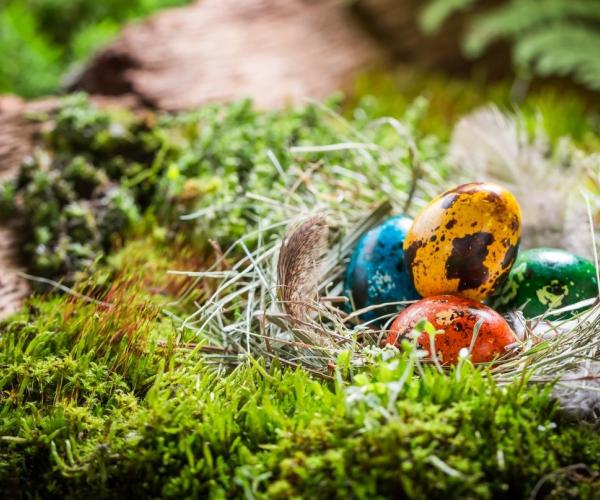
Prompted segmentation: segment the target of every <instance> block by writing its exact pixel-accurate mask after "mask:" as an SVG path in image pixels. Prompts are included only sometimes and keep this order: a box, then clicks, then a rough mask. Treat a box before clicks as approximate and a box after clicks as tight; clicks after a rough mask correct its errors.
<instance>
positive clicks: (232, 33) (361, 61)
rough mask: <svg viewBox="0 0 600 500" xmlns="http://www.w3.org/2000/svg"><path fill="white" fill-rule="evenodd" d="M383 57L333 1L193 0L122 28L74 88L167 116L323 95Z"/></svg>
mask: <svg viewBox="0 0 600 500" xmlns="http://www.w3.org/2000/svg"><path fill="white" fill-rule="evenodd" d="M381 57H382V56H381V50H380V48H379V47H377V46H376V44H374V42H373V41H372V40H371V38H370V37H369V36H368V35H367V34H366V33H365V32H364V30H363V29H362V28H361V27H360V26H358V25H357V24H356V20H355V19H354V17H353V16H352V14H351V12H350V11H349V9H347V8H346V7H345V6H344V5H343V3H342V2H340V1H339V0H244V1H243V2H240V1H239V0H201V1H199V2H198V3H195V4H192V5H189V6H187V7H182V8H176V9H171V10H168V11H163V12H160V13H158V14H157V15H155V16H154V17H151V18H150V19H148V20H146V21H144V22H142V23H138V24H134V25H131V26H129V27H127V28H125V30H124V31H123V32H122V33H121V35H120V36H119V37H118V39H117V40H116V41H115V42H114V43H112V44H111V45H109V46H108V47H107V48H105V49H104V50H102V51H100V52H99V53H98V54H97V56H96V57H95V58H94V59H93V61H92V62H91V63H90V64H89V65H88V67H87V68H86V69H85V70H84V71H83V73H82V74H80V75H79V77H78V78H76V79H75V81H74V83H73V88H77V89H82V90H86V91H88V92H90V93H99V94H109V95H114V94H121V93H123V92H130V93H133V94H135V95H136V96H138V97H139V98H140V100H141V101H143V102H144V103H145V104H147V105H148V106H150V107H154V108H159V109H165V110H182V109H190V108H194V107H197V106H199V105H201V104H204V103H206V102H225V101H231V100H235V99H240V98H246V97H250V98H252V99H253V100H254V101H255V102H256V104H257V105H258V106H259V107H265V108H273V107H281V106H283V105H284V104H286V103H288V102H291V101H301V100H303V99H305V98H315V99H322V98H324V97H326V96H328V95H330V94H331V93H332V92H334V91H336V90H339V89H340V88H344V87H345V86H347V85H348V84H349V83H351V81H352V75H354V74H355V73H356V72H357V71H358V70H360V69H364V68H366V67H368V66H369V65H372V64H376V63H377V62H378V61H380V60H381Z"/></svg>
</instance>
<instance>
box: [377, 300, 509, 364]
mask: <svg viewBox="0 0 600 500" xmlns="http://www.w3.org/2000/svg"><path fill="white" fill-rule="evenodd" d="M422 319H425V320H427V321H429V322H430V323H431V324H432V325H433V326H434V327H435V329H436V330H440V331H441V332H442V333H438V334H437V335H435V338H434V349H435V353H436V356H437V358H438V359H439V360H440V362H441V363H443V364H446V365H447V364H454V363H456V362H457V361H458V356H459V352H460V350H461V349H463V348H466V349H469V347H470V345H471V341H472V339H473V328H474V327H475V325H476V324H477V322H479V321H481V327H480V328H479V333H478V335H477V338H476V339H475V343H474V345H473V349H472V351H471V360H472V361H473V362H474V363H483V362H489V361H492V360H493V359H495V358H497V357H499V356H502V355H503V354H505V352H506V350H505V348H506V347H507V346H508V345H510V344H512V343H514V342H516V340H517V339H516V336H515V334H514V332H513V331H512V330H511V328H510V326H509V325H508V323H507V322H506V320H505V319H504V318H503V317H502V316H500V314H498V313H497V312H496V311H494V310H493V309H491V308H489V307H488V306H486V305H484V304H482V303H481V302H477V301H475V300H471V299H466V298H464V297H456V296H453V295H440V296H436V297H428V298H425V299H422V300H420V301H418V302H416V303H414V304H412V305H411V306H409V307H407V308H406V309H405V310H404V311H402V312H401V313H400V314H399V315H398V316H397V317H396V318H395V319H394V321H393V322H392V325H391V327H390V333H389V335H388V337H387V339H386V341H385V343H386V344H391V345H395V344H397V343H398V342H399V341H400V340H401V339H402V338H405V337H406V336H407V335H408V334H410V333H411V332H412V331H413V329H414V328H415V326H416V324H417V323H418V322H419V321H420V320H422ZM417 343H418V344H419V346H420V347H421V348H423V349H424V350H425V351H427V353H428V355H429V356H431V352H430V349H431V342H430V336H429V334H428V333H421V334H420V335H419V337H418V339H417Z"/></svg>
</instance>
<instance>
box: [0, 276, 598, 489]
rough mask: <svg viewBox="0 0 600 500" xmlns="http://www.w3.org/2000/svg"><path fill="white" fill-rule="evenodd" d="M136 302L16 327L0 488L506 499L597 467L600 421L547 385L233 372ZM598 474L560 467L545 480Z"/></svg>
mask: <svg viewBox="0 0 600 500" xmlns="http://www.w3.org/2000/svg"><path fill="white" fill-rule="evenodd" d="M131 284H132V283H131V281H130V280H128V285H129V286H131ZM117 288H118V286H117ZM134 289H135V287H134ZM117 295H118V294H117ZM127 296H128V298H129V299H130V301H131V300H132V301H133V303H135V307H139V306H140V305H141V304H142V303H143V300H138V298H136V295H135V294H134V295H132V289H131V288H130V289H128V291H127ZM113 297H114V294H113ZM131 312H132V309H131V308H130V306H129V305H125V304H121V305H119V306H117V309H113V310H111V311H107V310H103V308H102V306H98V305H92V304H88V305H85V304H81V303H76V302H74V301H73V300H71V299H67V298H60V299H59V298H55V299H52V300H48V301H44V300H39V299H37V300H33V301H32V302H31V303H30V306H29V310H28V311H27V312H23V313H21V314H20V315H19V316H17V317H15V318H14V319H13V320H12V321H11V323H10V324H9V325H8V324H5V325H4V327H3V335H2V337H1V339H0V344H1V345H0V363H2V366H3V376H2V378H1V380H0V391H1V394H2V395H3V397H2V400H1V401H0V413H1V414H2V416H3V418H2V420H0V443H1V444H0V483H1V484H2V486H3V487H5V488H10V489H12V490H13V491H14V492H16V493H17V494H22V493H25V492H27V493H28V494H29V495H31V496H37V495H45V494H51V495H53V496H63V497H67V498H75V497H81V495H83V494H91V495H94V496H95V497H109V496H111V497H115V496H116V497H121V496H125V495H136V496H140V495H142V496H161V497H182V496H194V495H210V496H212V497H223V496H227V497H230V496H239V497H241V496H244V495H246V496H248V495H250V496H265V495H266V496H269V497H278V498H289V497H290V496H298V497H320V498H322V497H345V496H353V497H356V498H366V497H378V498H380V497H389V496H409V497H412V498H422V497H431V496H436V497H438V496H445V497H449V496H452V497H461V498H497V497H506V496H513V497H524V496H526V495H528V494H529V492H530V491H531V489H532V488H533V487H534V485H535V484H536V482H537V481H538V480H539V479H540V478H541V477H543V476H544V475H546V474H549V473H551V472H553V471H556V470H557V469H559V468H560V467H563V466H566V465H570V464H574V463H585V464H588V465H589V466H590V467H591V468H592V471H594V472H595V473H599V472H600V470H598V469H597V467H598V464H599V463H600V441H599V440H598V438H597V435H596V431H595V430H594V429H593V428H592V427H588V426H586V425H583V424H580V425H577V424H573V423H568V422H566V421H563V420H562V419H561V418H560V416H559V415H558V414H557V412H556V407H555V404H554V403H553V402H552V401H551V399H550V398H549V387H547V388H545V389H538V388H531V387H529V386H528V385H526V384H522V383H515V384H513V385H511V386H508V387H498V386H497V385H496V384H495V383H494V382H493V381H492V379H491V378H490V377H489V376H488V375H487V374H486V373H485V372H481V371H479V370H476V369H474V368H472V367H471V366H469V365H465V366H463V367H462V368H460V369H459V371H458V372H453V373H449V374H447V375H441V374H439V373H437V372H435V371H434V369H429V368H426V369H425V374H424V376H422V377H409V378H408V381H407V383H406V384H405V385H404V386H402V387H400V386H399V385H398V380H400V379H401V376H402V374H403V373H404V372H405V371H406V370H408V371H409V372H410V371H411V370H412V369H413V368H411V366H412V365H411V364H410V362H409V361H408V356H407V355H395V356H393V357H389V355H386V356H385V357H384V358H380V359H379V361H376V362H375V364H374V365H373V366H372V367H371V368H368V369H367V370H365V371H362V372H360V373H355V374H354V380H353V382H351V381H346V382H343V381H342V380H341V379H339V381H338V382H337V383H335V384H333V383H323V382H319V381H316V380H312V379H311V378H310V377H309V375H307V374H306V373H305V372H303V371H302V370H299V371H290V370H281V369H280V368H278V367H277V366H276V365H273V366H272V367H271V368H270V369H265V368H264V367H263V366H261V364H255V363H242V365H241V366H240V367H238V368H236V369H235V370H233V371H232V372H230V373H219V372H218V371H216V370H214V369H213V368H211V367H210V366H209V365H208V364H207V362H206V361H205V360H206V359H209V358H204V357H201V356H199V353H198V352H197V351H196V350H189V349H188V350H182V349H173V348H169V347H168V346H169V345H172V341H173V339H174V337H175V336H176V335H177V332H176V331H175V330H174V329H173V328H172V327H171V326H170V325H169V324H168V323H169V322H168V321H165V319H161V318H160V317H159V316H158V315H156V314H155V313H156V310H155V309H153V308H152V307H148V306H146V308H144V309H142V312H141V314H140V313H138V316H137V317H136V318H135V319H134V318H133V316H132V315H131ZM132 321H136V324H137V327H136V329H135V331H134V330H132V329H128V328H127V325H128V324H131V322H132ZM122 331H125V332H126V333H125V334H124V335H122V337H121V338H119V339H115V334H116V333H117V332H122ZM161 346H163V347H161ZM592 487H593V485H591V484H586V483H585V482H583V481H582V480H581V481H580V482H577V481H575V482H574V481H573V480H571V479H568V478H567V477H561V476H560V475H559V476H556V477H554V478H553V479H551V480H550V481H549V482H548V484H547V485H546V488H545V489H544V490H543V491H544V492H545V493H550V492H552V491H555V492H556V491H560V492H561V494H562V493H564V492H565V491H568V490H569V489H570V490H572V491H571V493H575V494H576V493H583V492H584V491H586V488H587V491H589V488H592ZM565 488H566V489H565Z"/></svg>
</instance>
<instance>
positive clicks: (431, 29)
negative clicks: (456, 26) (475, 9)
mask: <svg viewBox="0 0 600 500" xmlns="http://www.w3.org/2000/svg"><path fill="white" fill-rule="evenodd" d="M477 1H478V0H434V1H432V2H431V3H430V4H429V5H427V7H425V8H424V9H423V11H422V12H421V15H420V16H419V24H420V26H421V28H422V29H423V31H424V32H425V33H436V32H437V31H438V30H439V29H440V27H441V26H442V24H443V23H444V21H445V20H446V19H448V18H449V17H450V16H451V15H452V14H454V13H456V12H458V11H461V10H465V9H467V8H469V7H471V6H472V5H474V4H475V3H477Z"/></svg>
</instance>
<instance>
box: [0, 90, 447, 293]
mask: <svg viewBox="0 0 600 500" xmlns="http://www.w3.org/2000/svg"><path fill="white" fill-rule="evenodd" d="M329 104H330V105H331V107H332V108H333V109H334V110H335V109H336V107H338V106H339V105H338V103H336V102H334V101H331V102H330V103H329ZM422 107H423V106H422V103H420V102H419V101H417V102H416V104H415V106H413V107H408V108H407V111H406V115H407V116H406V117H405V118H406V122H407V123H408V125H409V126H410V127H413V128H415V130H416V129H417V127H416V124H417V122H418V121H419V119H420V118H421V109H422ZM374 116H375V115H373V114H372V113H371V112H370V111H368V110H366V109H365V110H363V112H362V113H360V112H359V111H357V113H356V117H355V118H353V119H352V120H351V121H350V122H349V123H344V122H343V120H341V118H339V117H337V116H335V115H332V114H331V113H328V112H326V111H324V110H321V109H319V106H318V105H307V106H303V107H298V108H290V109H287V110H285V111H282V112H264V111H257V110H256V109H254V108H253V106H252V104H251V103H250V102H249V101H242V102H239V103H235V104H231V105H229V106H207V107H205V108H202V109H201V110H199V111H197V112H192V113H184V114H180V115H159V116H153V117H148V116H146V117H144V118H141V117H136V116H134V115H132V114H129V113H127V112H125V111H120V112H109V111H103V110H99V109H96V108H95V107H94V106H93V105H91V104H90V103H89V102H88V101H87V99H86V98H85V96H83V95H75V96H70V97H68V98H66V99H65V101H64V103H63V105H62V106H61V107H60V109H59V110H58V112H57V113H56V116H54V117H53V121H52V126H51V127H50V130H49V132H48V133H47V135H46V137H45V150H44V151H43V152H41V151H40V152H38V153H37V154H36V155H35V156H34V157H33V158H32V159H29V160H27V161H26V162H25V163H24V164H23V166H22V168H21V171H20V174H19V178H18V181H17V185H16V192H15V189H12V186H11V185H6V187H4V188H3V191H2V193H4V195H3V196H2V199H3V200H4V202H3V204H2V205H3V206H4V209H3V212H10V211H12V212H20V213H21V215H22V216H23V219H24V220H25V221H26V228H25V229H26V231H27V240H28V244H27V246H26V248H25V250H26V253H27V257H28V263H29V268H30V271H31V272H32V273H33V274H39V275H42V276H46V277H50V278H55V279H58V278H60V279H62V280H63V281H65V282H66V283H69V284H72V283H74V282H76V281H77V280H78V279H81V277H82V275H83V274H84V273H85V272H87V273H89V272H90V271H93V270H94V269H96V267H95V265H94V263H95V262H96V261H97V259H102V256H103V255H105V254H106V253H110V251H111V250H112V249H113V248H114V246H115V244H117V245H119V244H120V243H121V241H122V240H123V238H124V235H125V234H131V233H132V232H133V233H139V232H140V228H141V227H142V226H144V222H143V218H145V217H150V218H152V220H153V222H152V224H151V226H152V227H150V228H146V229H148V230H150V231H153V230H154V226H156V225H157V224H158V225H159V226H161V227H163V228H165V230H166V231H168V232H169V234H170V235H171V236H172V235H174V234H180V233H185V234H187V236H188V238H189V240H190V241H195V242H199V243H198V246H200V247H201V246H202V245H203V244H205V243H206V240H207V239H208V238H211V239H213V240H216V241H219V242H220V243H221V245H223V246H224V247H225V246H227V245H229V244H230V243H231V242H232V241H235V239H237V238H238V237H240V236H241V235H243V234H245V233H246V230H247V227H248V226H249V225H252V224H253V223H254V221H256V220H257V219H260V218H261V217H263V215H264V213H265V212H264V211H265V208H264V207H257V204H256V203H255V201H254V200H252V199H251V198H246V195H247V194H248V193H251V194H252V195H258V196H268V197H274V198H278V197H279V198H280V197H282V196H283V195H284V193H285V192H286V190H287V189H289V186H286V185H285V179H283V178H282V175H281V174H280V172H279V171H278V170H277V169H275V168H274V166H273V161H274V160H273V159H276V160H275V161H277V162H278V163H279V164H280V165H281V169H282V172H284V173H285V172H286V171H287V170H288V169H297V168H301V169H308V168H312V167H311V165H312V164H313V163H314V162H315V161H317V160H320V161H322V159H320V158H319V159H317V156H316V155H314V154H313V155H302V156H301V157H298V156H295V155H294V154H293V153H292V152H290V147H292V146H296V145H303V144H309V145H323V144H332V143H336V142H339V141H341V140H345V138H346V137H347V136H348V135H349V134H350V135H351V134H352V132H349V130H351V129H352V128H355V129H357V130H360V129H361V128H363V127H365V126H366V124H367V123H368V122H369V121H370V120H371V119H373V117H374ZM417 135H418V136H419V137H420V136H422V134H418V133H417ZM374 140H375V141H376V142H377V143H378V144H381V145H382V146H385V145H386V144H389V143H397V142H398V137H397V136H396V135H395V133H394V132H393V131H392V130H387V131H382V132H380V133H378V134H377V135H376V136H375V137H374ZM441 150H442V149H441V144H440V142H439V141H437V140H436V139H435V138H434V137H429V138H427V141H423V149H422V151H421V152H422V154H423V156H424V157H426V158H428V157H432V158H439V156H440V155H441ZM406 156H407V155H406ZM348 158H349V156H348V152H345V151H339V152H333V153H330V154H328V155H327V158H326V160H325V161H326V162H327V164H329V165H332V166H333V165H339V164H343V163H345V162H347V161H348ZM385 161H386V163H385V164H383V165H382V166H381V168H382V171H386V172H387V173H388V174H389V177H390V179H393V178H394V177H395V176H394V175H393V172H394V169H395V168H397V165H396V164H395V163H394V162H392V161H390V159H386V160H385ZM404 161H408V160H404ZM356 168H360V166H358V165H357V166H356ZM439 168H440V171H441V172H443V168H444V167H443V165H442V163H441V162H440V167H439ZM370 182H375V181H374V179H371V180H370ZM374 187H375V188H377V189H379V186H374ZM2 193H0V194H2ZM382 195H383V192H382ZM261 210H262V211H263V212H262V213H261ZM186 214H188V215H189V214H192V217H191V219H193V222H188V221H187V220H186V221H182V220H181V217H182V216H184V215H186ZM193 214H196V215H193Z"/></svg>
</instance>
